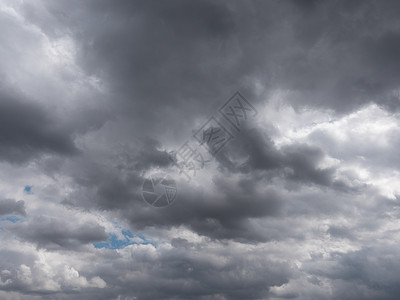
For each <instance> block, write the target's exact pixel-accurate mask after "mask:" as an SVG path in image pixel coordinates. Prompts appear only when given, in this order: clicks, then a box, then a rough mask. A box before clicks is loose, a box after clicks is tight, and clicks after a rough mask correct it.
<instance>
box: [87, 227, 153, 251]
mask: <svg viewBox="0 0 400 300" xmlns="http://www.w3.org/2000/svg"><path fill="white" fill-rule="evenodd" d="M121 234H122V235H123V238H121V239H119V238H118V236H117V235H116V234H114V233H108V235H109V236H110V238H109V239H108V241H107V242H99V243H94V244H93V246H94V247H95V248H98V249H99V248H106V249H111V250H116V249H122V248H125V247H127V246H129V245H148V244H151V245H153V246H155V247H156V246H157V245H156V244H155V243H154V242H151V241H148V240H147V239H146V238H145V237H144V236H143V235H141V234H136V235H134V234H133V233H132V232H131V231H130V230H121Z"/></svg>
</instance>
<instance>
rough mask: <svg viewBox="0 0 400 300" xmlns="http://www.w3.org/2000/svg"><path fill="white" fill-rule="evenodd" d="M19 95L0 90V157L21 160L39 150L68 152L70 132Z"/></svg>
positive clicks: (72, 148)
mask: <svg viewBox="0 0 400 300" xmlns="http://www.w3.org/2000/svg"><path fill="white" fill-rule="evenodd" d="M21 98H23V96H22V95H18V94H17V93H15V92H14V93H13V92H12V91H7V90H6V89H4V88H3V89H2V90H0V99H1V100H0V144H1V146H0V159H1V160H5V161H11V162H24V161H27V160H29V159H32V158H34V157H37V156H38V155H41V154H43V153H55V154H60V155H72V154H74V153H77V148H76V147H75V145H74V142H73V140H72V136H71V132H68V131H67V130H66V129H65V128H60V127H59V125H58V124H57V120H54V119H52V118H51V117H50V116H49V115H48V114H47V112H46V111H45V110H44V109H43V108H42V107H40V106H39V105H37V104H34V103H31V102H30V101H29V100H28V99H21Z"/></svg>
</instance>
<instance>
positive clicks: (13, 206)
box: [0, 199, 26, 216]
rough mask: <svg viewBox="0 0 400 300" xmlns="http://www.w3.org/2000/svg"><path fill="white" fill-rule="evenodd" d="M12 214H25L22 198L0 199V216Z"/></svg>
mask: <svg viewBox="0 0 400 300" xmlns="http://www.w3.org/2000/svg"><path fill="white" fill-rule="evenodd" d="M14 214H15V215H19V216H26V211H25V202H24V201H22V200H19V201H16V200H14V199H1V200H0V216H4V215H14Z"/></svg>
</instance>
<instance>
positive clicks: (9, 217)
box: [0, 216, 23, 223]
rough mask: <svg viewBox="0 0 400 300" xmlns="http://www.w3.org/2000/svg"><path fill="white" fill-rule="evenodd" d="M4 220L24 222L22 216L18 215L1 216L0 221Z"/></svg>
mask: <svg viewBox="0 0 400 300" xmlns="http://www.w3.org/2000/svg"><path fill="white" fill-rule="evenodd" d="M3 221H9V222H11V223H18V222H22V221H23V219H22V218H20V217H17V216H7V217H3V218H0V222H3Z"/></svg>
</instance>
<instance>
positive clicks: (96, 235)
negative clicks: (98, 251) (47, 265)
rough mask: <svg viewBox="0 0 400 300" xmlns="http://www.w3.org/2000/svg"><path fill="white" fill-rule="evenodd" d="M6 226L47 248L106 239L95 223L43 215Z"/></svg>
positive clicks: (71, 246)
mask: <svg viewBox="0 0 400 300" xmlns="http://www.w3.org/2000/svg"><path fill="white" fill-rule="evenodd" d="M6 228H7V229H8V230H10V231H11V232H13V233H14V234H16V235H17V236H18V237H20V238H22V239H23V240H27V241H31V242H33V243H35V244H37V246H38V247H39V248H45V249H48V250H60V249H65V250H69V249H78V248H79V247H80V246H82V245H85V244H90V243H94V242H100V241H105V240H107V239H108V235H107V234H106V232H105V230H104V228H103V227H101V226H98V225H97V224H88V223H86V224H82V225H76V224H69V223H68V222H66V221H64V220H59V219H55V218H51V217H45V216H40V217H37V218H34V219H32V220H30V221H29V222H28V223H17V224H12V225H8V226H7V227H6Z"/></svg>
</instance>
